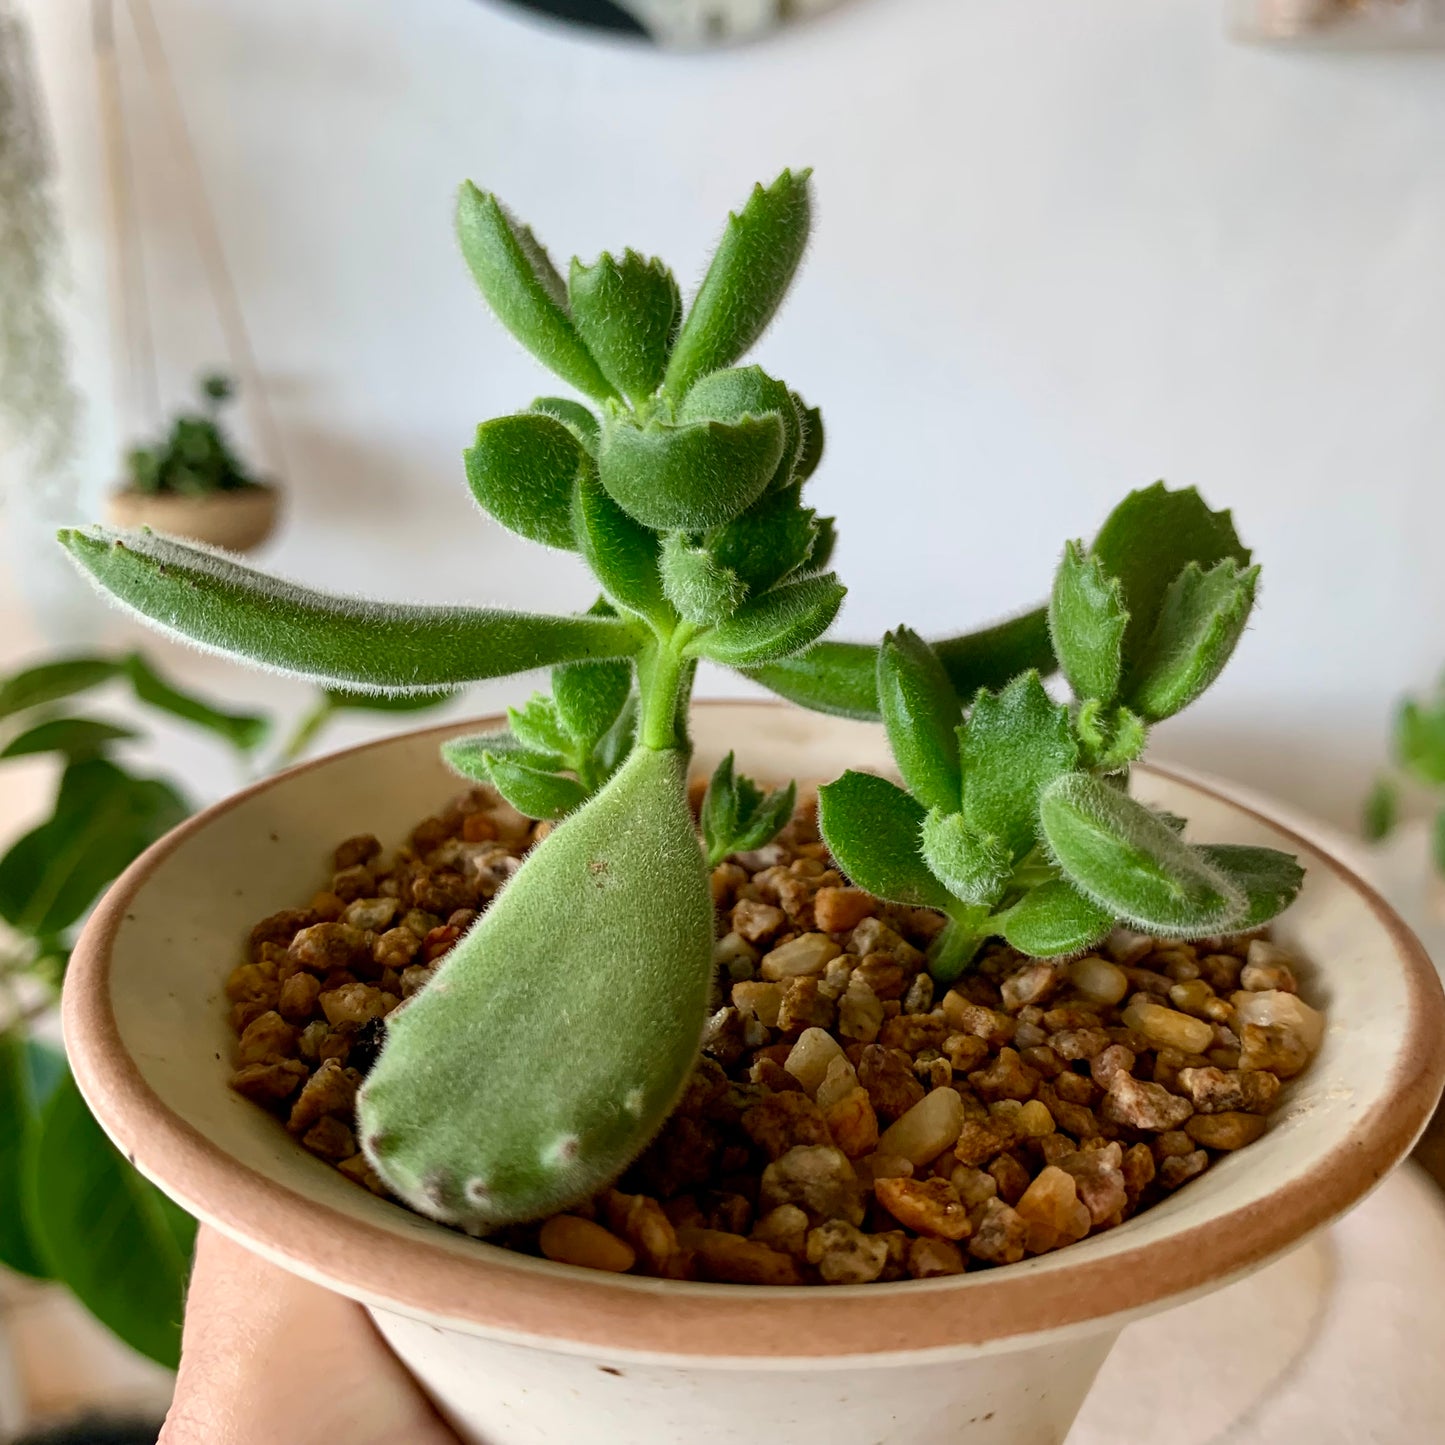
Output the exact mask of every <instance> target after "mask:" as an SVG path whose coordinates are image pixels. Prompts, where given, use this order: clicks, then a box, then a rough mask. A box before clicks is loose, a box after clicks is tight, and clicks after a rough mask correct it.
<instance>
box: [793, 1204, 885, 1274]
mask: <svg viewBox="0 0 1445 1445" xmlns="http://www.w3.org/2000/svg"><path fill="white" fill-rule="evenodd" d="M887 1262H888V1244H887V1242H886V1241H885V1240H881V1239H878V1238H876V1237H875V1236H874V1235H871V1234H864V1233H863V1232H862V1231H861V1230H860V1229H857V1228H856V1227H855V1226H853V1225H851V1224H847V1223H845V1222H844V1221H843V1220H841V1219H829V1220H826V1221H825V1222H824V1223H822V1224H820V1225H819V1226H818V1227H817V1228H816V1229H814V1230H810V1231H809V1233H808V1263H809V1264H811V1265H813V1266H814V1267H815V1268H816V1269H817V1271H818V1274H819V1275H820V1276H821V1277H822V1279H823V1282H824V1283H825V1284H870V1283H871V1282H872V1281H873V1280H875V1279H877V1278H878V1276H879V1275H880V1274H882V1272H883V1266H884V1265H885V1264H886V1263H887Z"/></svg>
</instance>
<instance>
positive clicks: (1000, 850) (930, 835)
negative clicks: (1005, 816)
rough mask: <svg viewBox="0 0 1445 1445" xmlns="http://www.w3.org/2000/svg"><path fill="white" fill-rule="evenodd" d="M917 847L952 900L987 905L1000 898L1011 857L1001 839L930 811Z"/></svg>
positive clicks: (958, 816)
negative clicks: (920, 848) (956, 899)
mask: <svg viewBox="0 0 1445 1445" xmlns="http://www.w3.org/2000/svg"><path fill="white" fill-rule="evenodd" d="M921 847H922V851H923V861H924V862H925V863H927V864H928V868H929V871H930V872H931V873H932V874H933V876H934V877H935V878H937V879H938V881H939V882H940V883H942V884H943V885H944V887H945V888H947V889H948V891H949V892H950V893H952V894H953V896H954V897H955V898H961V899H962V900H963V901H964V902H965V903H975V904H990V905H991V904H994V903H997V902H998V900H999V899H1000V898H1001V897H1002V896H1003V891H1004V885H1005V884H1006V883H1007V882H1008V879H1009V874H1010V873H1011V872H1012V870H1013V855H1012V854H1011V853H1010V852H1009V850H1008V847H1007V846H1006V845H1005V844H1004V843H1003V841H1002V840H1001V839H999V838H995V837H994V836H993V835H992V834H988V833H976V832H975V831H974V830H973V829H972V828H970V827H969V826H968V824H967V823H966V822H965V821H964V818H963V815H962V814H961V813H945V812H941V811H940V810H939V809H937V808H933V809H930V811H929V814H928V816H927V817H926V818H925V819H924V820H923V832H922V836H921Z"/></svg>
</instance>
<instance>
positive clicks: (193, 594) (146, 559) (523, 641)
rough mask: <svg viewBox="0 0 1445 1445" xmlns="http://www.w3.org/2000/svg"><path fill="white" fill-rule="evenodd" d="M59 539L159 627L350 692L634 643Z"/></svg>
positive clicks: (138, 539)
mask: <svg viewBox="0 0 1445 1445" xmlns="http://www.w3.org/2000/svg"><path fill="white" fill-rule="evenodd" d="M60 540H61V543H62V544H63V545H64V546H65V548H66V549H67V551H69V552H70V554H71V556H72V557H73V558H74V559H75V561H76V562H77V563H78V564H79V565H80V566H81V568H82V569H83V570H84V571H86V572H87V573H89V574H90V576H91V577H93V578H94V579H95V581H96V582H97V583H98V584H99V585H100V587H101V588H102V589H103V590H104V591H106V592H108V593H110V594H111V595H112V596H113V597H115V598H116V599H117V600H118V601H119V602H121V603H122V604H124V605H125V606H126V607H128V608H130V609H131V610H132V611H133V612H137V613H139V614H140V615H141V616H142V617H145V618H148V619H149V620H150V621H152V622H155V623H158V624H159V625H160V626H161V628H162V629H163V630H164V631H167V632H169V633H172V634H173V635H176V636H179V637H182V638H184V639H186V640H187V641H190V642H194V643H196V644H197V645H198V646H200V647H204V648H207V649H208V650H210V651H213V652H222V653H227V654H229V655H231V656H239V657H244V658H247V659H248V660H250V661H252V662H256V663H259V664H260V665H261V666H263V667H271V668H274V669H276V670H277V671H278V672H289V673H294V674H296V675H298V676H301V677H307V678H312V679H314V680H316V681H318V682H323V683H332V684H339V685H341V686H345V687H350V688H353V689H358V690H372V691H377V692H388V691H393V692H405V691H409V690H414V691H427V690H439V689H441V688H449V687H455V686H456V685H457V684H459V683H463V682H474V681H477V680H479V679H481V678H488V677H507V676H510V675H511V674H513V673H518V672H529V671H531V670H532V669H533V668H538V667H549V666H551V665H552V664H553V663H557V662H575V661H581V660H583V659H586V658H591V659H600V658H608V657H626V656H630V655H631V654H632V653H634V652H635V651H636V650H637V646H638V642H637V636H636V634H635V633H634V632H633V631H632V629H631V628H630V627H629V626H628V624H627V623H625V622H621V621H618V620H617V619H615V618H610V617H544V616H536V615H533V614H530V613H524V612H503V611H500V610H498V609H495V608H486V607H425V606H419V605H412V604H406V603H390V602H363V601H358V600H356V599H354V598H349V597H335V596H331V595H329V594H327V593H324V592H314V591H312V590H311V589H310V588H309V587H302V586H300V585H298V584H297V583H294V582H285V581H281V580H279V579H277V578H274V577H268V576H266V575H265V574H264V573H261V572H256V571H253V570H252V569H251V568H249V567H243V566H241V565H240V564H239V563H237V562H234V561H232V560H231V558H229V557H227V556H225V555H224V554H223V553H219V552H213V551H209V550H207V549H206V548H202V547H193V546H188V545H186V544H184V543H181V542H174V541H171V540H170V539H169V538H165V537H158V536H156V535H155V534H154V533H151V532H146V531H140V532H123V533H118V532H113V531H111V530H109V529H108V528H104V527H92V528H87V529H85V530H77V529H67V530H66V531H63V532H62V533H61V534H60Z"/></svg>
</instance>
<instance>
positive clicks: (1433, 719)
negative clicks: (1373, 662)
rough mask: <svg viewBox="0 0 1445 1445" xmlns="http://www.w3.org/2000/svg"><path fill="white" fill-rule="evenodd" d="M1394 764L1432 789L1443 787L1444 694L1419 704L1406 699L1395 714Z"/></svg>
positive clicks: (1413, 700)
mask: <svg viewBox="0 0 1445 1445" xmlns="http://www.w3.org/2000/svg"><path fill="white" fill-rule="evenodd" d="M1395 760H1396V761H1397V762H1398V763H1399V764H1400V766H1401V767H1402V768H1404V770H1405V771H1406V772H1407V773H1409V774H1410V775H1411V776H1412V777H1415V778H1418V779H1419V781H1420V782H1422V783H1428V784H1429V785H1430V786H1431V787H1439V786H1441V785H1442V784H1445V690H1442V691H1440V692H1437V693H1436V695H1435V696H1434V697H1432V698H1429V699H1427V700H1426V701H1423V702H1422V701H1420V700H1419V699H1416V698H1406V699H1405V701H1404V702H1402V703H1401V704H1400V708H1399V711H1398V712H1397V713H1396V714H1395Z"/></svg>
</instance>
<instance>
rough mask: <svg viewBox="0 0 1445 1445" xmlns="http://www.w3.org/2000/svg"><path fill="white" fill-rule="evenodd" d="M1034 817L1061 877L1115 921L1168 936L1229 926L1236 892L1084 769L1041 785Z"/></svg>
mask: <svg viewBox="0 0 1445 1445" xmlns="http://www.w3.org/2000/svg"><path fill="white" fill-rule="evenodd" d="M1039 816H1040V819H1041V822H1042V825H1043V833H1044V839H1045V841H1046V843H1047V844H1048V847H1049V850H1050V852H1051V853H1052V854H1053V856H1054V861H1055V862H1056V863H1057V864H1058V865H1059V867H1060V868H1061V869H1062V870H1063V872H1064V874H1065V875H1066V876H1067V878H1068V880H1069V882H1071V883H1072V884H1073V885H1074V886H1075V887H1076V888H1077V889H1078V890H1079V891H1080V892H1081V893H1084V894H1086V895H1087V896H1088V897H1090V898H1092V899H1093V900H1094V902H1095V903H1097V904H1098V905H1099V906H1100V907H1101V908H1104V909H1108V910H1110V911H1112V913H1113V915H1114V917H1115V918H1122V919H1124V920H1125V921H1127V922H1129V923H1132V924H1133V925H1134V926H1135V927H1136V928H1139V929H1140V930H1142V931H1143V932H1145V933H1151V934H1154V935H1155V936H1156V937H1169V936H1177V935H1181V934H1184V935H1187V934H1193V933H1209V932H1211V931H1218V930H1222V929H1226V928H1232V927H1234V925H1235V924H1236V923H1237V921H1238V920H1239V919H1240V918H1241V917H1243V915H1244V913H1245V911H1246V908H1247V907H1248V900H1247V898H1246V895H1245V892H1244V890H1243V889H1242V888H1241V887H1240V886H1239V885H1238V884H1237V883H1236V882H1235V881H1234V879H1233V878H1231V877H1230V876H1228V875H1226V874H1225V873H1224V871H1223V870H1222V869H1220V868H1219V867H1217V866H1216V865H1215V864H1213V863H1211V862H1210V861H1209V859H1208V858H1207V857H1205V856H1204V854H1203V853H1202V852H1201V851H1200V850H1199V849H1197V848H1191V847H1190V846H1189V844H1187V843H1186V842H1185V841H1184V840H1183V839H1182V838H1180V837H1179V836H1178V835H1177V834H1176V833H1175V832H1174V830H1173V829H1172V828H1170V826H1169V825H1168V824H1167V823H1166V822H1164V821H1163V819H1161V818H1159V817H1157V816H1156V815H1155V814H1154V813H1152V812H1150V811H1149V809H1148V808H1146V807H1145V806H1144V805H1143V804H1142V803H1139V802H1136V801H1135V800H1134V799H1133V798H1131V797H1129V795H1128V794H1127V793H1124V792H1122V791H1120V789H1118V788H1116V787H1113V786H1111V785H1110V784H1109V783H1107V782H1105V781H1103V780H1102V779H1100V778H1095V777H1093V776H1092V775H1091V774H1088V773H1066V774H1064V775H1063V776H1062V777H1060V778H1057V779H1055V780H1054V782H1052V783H1050V784H1049V786H1048V787H1047V788H1045V789H1044V792H1043V796H1042V798H1041V800H1040V809H1039Z"/></svg>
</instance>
